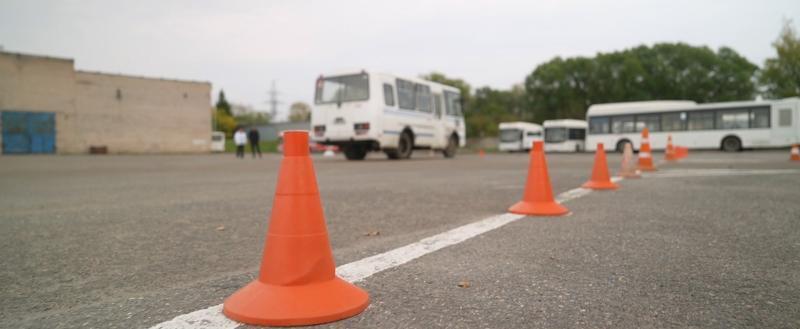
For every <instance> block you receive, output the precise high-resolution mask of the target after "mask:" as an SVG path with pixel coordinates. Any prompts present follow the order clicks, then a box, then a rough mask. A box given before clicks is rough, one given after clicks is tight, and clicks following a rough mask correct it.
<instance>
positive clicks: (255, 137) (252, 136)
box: [247, 129, 261, 144]
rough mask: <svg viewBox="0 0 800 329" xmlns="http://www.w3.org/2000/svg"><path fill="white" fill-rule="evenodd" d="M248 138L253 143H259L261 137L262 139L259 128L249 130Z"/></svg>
mask: <svg viewBox="0 0 800 329" xmlns="http://www.w3.org/2000/svg"><path fill="white" fill-rule="evenodd" d="M247 139H248V140H249V141H250V143H251V144H258V141H259V139H261V135H260V134H259V133H258V129H250V131H248V132H247Z"/></svg>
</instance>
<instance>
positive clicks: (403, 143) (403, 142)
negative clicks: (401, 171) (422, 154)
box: [396, 130, 414, 159]
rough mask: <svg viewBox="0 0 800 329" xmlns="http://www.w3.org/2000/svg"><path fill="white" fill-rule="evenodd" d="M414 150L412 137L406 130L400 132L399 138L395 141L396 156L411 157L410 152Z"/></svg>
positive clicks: (401, 157) (399, 157)
mask: <svg viewBox="0 0 800 329" xmlns="http://www.w3.org/2000/svg"><path fill="white" fill-rule="evenodd" d="M413 151H414V139H413V138H412V137H411V133H410V132H408V130H406V131H403V133H401V134H400V139H399V140H398V141H397V151H396V152H397V158H398V159H408V158H410V157H411V152H413Z"/></svg>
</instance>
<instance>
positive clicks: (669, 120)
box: [661, 112, 686, 131]
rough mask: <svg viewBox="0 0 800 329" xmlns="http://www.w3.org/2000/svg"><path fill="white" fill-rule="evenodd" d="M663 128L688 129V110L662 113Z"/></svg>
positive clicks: (668, 129) (664, 129) (667, 129)
mask: <svg viewBox="0 0 800 329" xmlns="http://www.w3.org/2000/svg"><path fill="white" fill-rule="evenodd" d="M661 129H662V130H663V131H680V130H686V112H676V113H664V114H662V115H661Z"/></svg>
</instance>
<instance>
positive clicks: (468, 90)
mask: <svg viewBox="0 0 800 329" xmlns="http://www.w3.org/2000/svg"><path fill="white" fill-rule="evenodd" d="M420 78H422V79H424V80H428V81H433V82H438V83H441V84H443V85H448V86H451V87H455V88H458V90H459V91H461V101H462V103H463V105H464V111H465V112H468V111H469V108H470V107H469V105H471V102H472V87H470V85H469V84H468V83H466V82H465V81H464V80H462V79H459V78H449V77H447V76H445V75H444V74H442V73H439V72H431V73H428V74H423V75H421V76H420Z"/></svg>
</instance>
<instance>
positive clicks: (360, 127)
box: [353, 122, 369, 135]
mask: <svg viewBox="0 0 800 329" xmlns="http://www.w3.org/2000/svg"><path fill="white" fill-rule="evenodd" d="M353 129H355V131H356V135H363V134H366V133H367V132H368V131H369V122H366V123H356V124H354V125H353Z"/></svg>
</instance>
